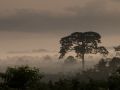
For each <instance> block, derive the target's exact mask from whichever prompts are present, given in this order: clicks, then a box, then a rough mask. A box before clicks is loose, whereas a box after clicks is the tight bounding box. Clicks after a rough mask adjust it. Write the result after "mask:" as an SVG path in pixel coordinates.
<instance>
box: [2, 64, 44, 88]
mask: <svg viewBox="0 0 120 90" xmlns="http://www.w3.org/2000/svg"><path fill="white" fill-rule="evenodd" d="M0 77H1V78H2V79H3V84H4V85H6V87H10V88H17V89H26V88H28V87H29V86H31V85H32V84H35V83H36V82H37V81H39V80H40V79H41V78H42V75H41V74H39V69H36V68H30V67H28V66H21V67H15V68H11V67H9V68H7V70H6V72H5V73H1V74H0Z"/></svg>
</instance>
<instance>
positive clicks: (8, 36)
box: [0, 0, 120, 52]
mask: <svg viewBox="0 0 120 90" xmlns="http://www.w3.org/2000/svg"><path fill="white" fill-rule="evenodd" d="M76 31H79V32H81V31H96V32H98V33H100V34H101V36H102V37H103V44H104V45H106V46H115V45H119V44H120V40H119V39H120V36H119V34H120V0H0V42H1V43H0V51H5V52H6V51H15V50H31V49H37V48H46V49H50V50H57V49H58V48H59V40H60V38H61V37H63V36H65V35H68V34H70V33H72V32H76Z"/></svg>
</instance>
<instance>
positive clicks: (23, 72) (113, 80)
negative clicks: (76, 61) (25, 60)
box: [0, 57, 120, 90]
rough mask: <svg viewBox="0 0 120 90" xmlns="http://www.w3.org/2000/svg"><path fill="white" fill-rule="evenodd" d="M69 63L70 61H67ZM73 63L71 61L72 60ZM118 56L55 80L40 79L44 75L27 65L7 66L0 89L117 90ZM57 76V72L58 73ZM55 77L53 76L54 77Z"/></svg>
mask: <svg viewBox="0 0 120 90" xmlns="http://www.w3.org/2000/svg"><path fill="white" fill-rule="evenodd" d="M69 63H71V61H70V62H69ZM72 63H73V62H72ZM119 66H120V58H119V57H114V58H112V59H109V60H108V59H101V60H100V61H99V63H97V64H96V65H95V66H94V68H89V69H87V70H84V71H80V72H77V73H76V74H75V75H73V76H69V75H68V76H66V77H65V76H64V75H63V76H62V77H60V78H59V79H58V80H56V81H52V80H49V81H47V82H46V81H44V80H42V79H43V78H44V77H46V75H44V74H43V73H41V72H40V69H38V68H35V67H29V66H18V67H8V68H7V70H6V71H5V72H1V73H0V78H1V80H0V81H1V82H0V89H1V90H119V89H120V85H119V83H120V67H119ZM58 76H59V74H58ZM54 78H55V77H54Z"/></svg>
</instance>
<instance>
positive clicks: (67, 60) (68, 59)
mask: <svg viewBox="0 0 120 90" xmlns="http://www.w3.org/2000/svg"><path fill="white" fill-rule="evenodd" d="M64 62H65V63H66V64H71V63H72V64H73V63H76V62H77V61H76V59H75V58H74V57H73V56H68V57H67V58H66V59H65V61H64Z"/></svg>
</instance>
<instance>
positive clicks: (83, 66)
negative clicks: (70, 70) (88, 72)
mask: <svg viewBox="0 0 120 90" xmlns="http://www.w3.org/2000/svg"><path fill="white" fill-rule="evenodd" d="M84 59H85V55H84V54H82V69H83V70H84V69H85V60H84Z"/></svg>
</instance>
